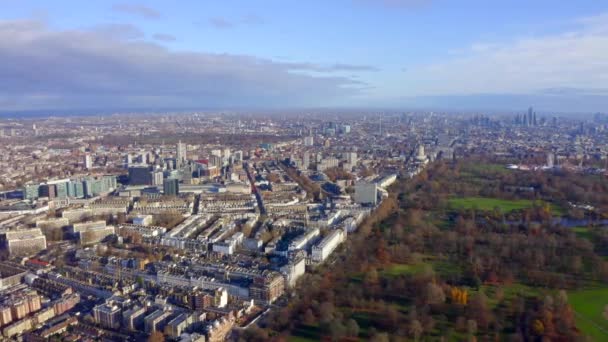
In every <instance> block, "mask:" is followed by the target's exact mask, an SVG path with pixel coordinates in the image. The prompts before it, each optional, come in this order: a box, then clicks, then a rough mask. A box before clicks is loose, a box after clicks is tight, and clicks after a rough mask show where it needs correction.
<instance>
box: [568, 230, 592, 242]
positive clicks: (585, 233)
mask: <svg viewBox="0 0 608 342" xmlns="http://www.w3.org/2000/svg"><path fill="white" fill-rule="evenodd" d="M572 231H573V232H574V233H576V236H577V237H579V238H581V239H588V240H590V239H591V232H590V231H589V228H587V227H574V228H572Z"/></svg>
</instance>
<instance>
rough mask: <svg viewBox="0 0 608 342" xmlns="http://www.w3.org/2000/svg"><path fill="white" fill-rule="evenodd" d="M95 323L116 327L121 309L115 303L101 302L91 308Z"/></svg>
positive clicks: (110, 327)
mask: <svg viewBox="0 0 608 342" xmlns="http://www.w3.org/2000/svg"><path fill="white" fill-rule="evenodd" d="M93 316H94V317H95V323H97V324H99V325H101V326H102V327H104V328H109V329H118V328H120V322H121V318H122V313H121V310H120V308H119V307H118V306H116V305H110V304H101V305H98V306H96V307H95V308H93Z"/></svg>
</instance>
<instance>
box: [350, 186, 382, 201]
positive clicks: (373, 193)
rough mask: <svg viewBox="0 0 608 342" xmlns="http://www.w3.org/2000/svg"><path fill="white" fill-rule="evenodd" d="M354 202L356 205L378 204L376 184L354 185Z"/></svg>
mask: <svg viewBox="0 0 608 342" xmlns="http://www.w3.org/2000/svg"><path fill="white" fill-rule="evenodd" d="M354 200H355V202H356V203H358V204H372V205H376V203H377V202H378V186H377V185H376V183H371V182H370V183H368V182H360V183H357V184H355V196H354Z"/></svg>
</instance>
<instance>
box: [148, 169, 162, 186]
mask: <svg viewBox="0 0 608 342" xmlns="http://www.w3.org/2000/svg"><path fill="white" fill-rule="evenodd" d="M150 178H151V179H152V185H155V186H158V187H160V186H162V185H163V182H164V176H163V172H162V171H161V170H154V171H152V172H151V173H150Z"/></svg>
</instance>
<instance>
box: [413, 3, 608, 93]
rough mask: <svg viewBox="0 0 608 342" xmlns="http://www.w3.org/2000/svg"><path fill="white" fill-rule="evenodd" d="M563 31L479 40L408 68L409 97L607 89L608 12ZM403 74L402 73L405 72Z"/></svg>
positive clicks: (579, 22) (586, 19) (581, 21)
mask: <svg viewBox="0 0 608 342" xmlns="http://www.w3.org/2000/svg"><path fill="white" fill-rule="evenodd" d="M577 23H578V28H577V29H575V30H572V31H570V32H565V33H562V34H556V35H549V36H540V37H525V38H521V39H517V40H514V41H511V42H506V43H491V44H487V43H478V44H473V45H472V46H470V47H469V48H468V49H466V51H464V52H462V51H460V52H459V53H458V54H457V55H456V56H452V58H451V59H450V60H447V61H445V62H442V63H435V64H430V65H423V66H420V67H412V66H410V67H408V72H406V73H405V74H404V77H405V78H406V79H405V80H404V81H405V83H406V85H409V89H407V90H406V91H407V95H466V94H482V93H497V94H499V93H507V94H509V93H516V94H525V93H534V92H539V91H542V90H543V89H550V88H576V89H606V88H608V58H607V56H608V14H603V15H599V16H596V17H591V18H584V19H580V20H578V21H577ZM402 75H403V74H402Z"/></svg>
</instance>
